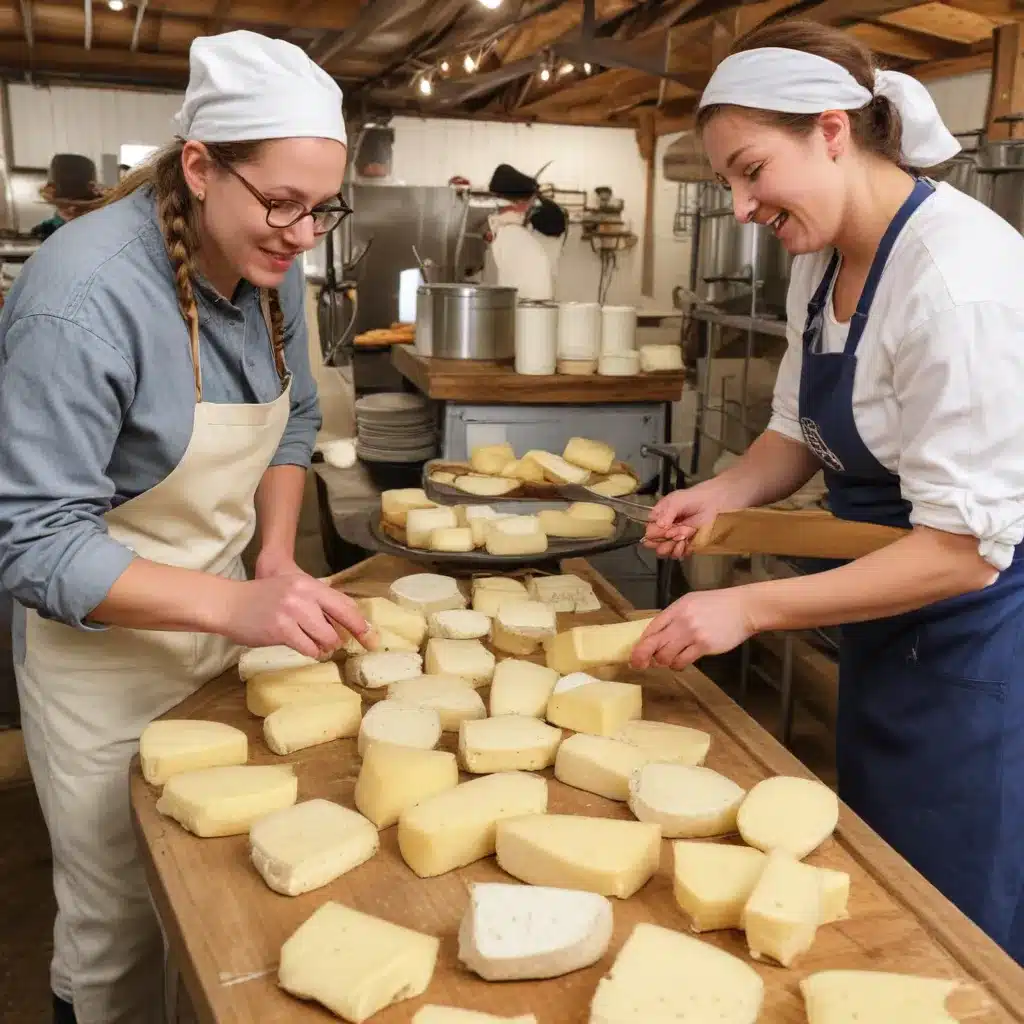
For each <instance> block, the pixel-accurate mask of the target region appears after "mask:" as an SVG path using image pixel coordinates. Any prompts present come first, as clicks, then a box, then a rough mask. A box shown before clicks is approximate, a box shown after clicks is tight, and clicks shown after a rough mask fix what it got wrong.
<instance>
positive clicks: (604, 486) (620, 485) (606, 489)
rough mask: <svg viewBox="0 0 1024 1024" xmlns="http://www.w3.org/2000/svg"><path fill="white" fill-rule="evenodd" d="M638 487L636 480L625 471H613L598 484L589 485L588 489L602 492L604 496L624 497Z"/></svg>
mask: <svg viewBox="0 0 1024 1024" xmlns="http://www.w3.org/2000/svg"><path fill="white" fill-rule="evenodd" d="M636 488H637V482H636V480H635V479H634V478H633V477H631V476H627V475H626V474H625V473H613V474H612V475H611V476H609V477H606V478H605V479H604V480H598V482H597V483H596V484H589V485H587V490H590V491H593V492H594V494H600V495H601V497H602V498H623V497H625V496H626V495H627V494H632V493H633V492H634V491H635V490H636Z"/></svg>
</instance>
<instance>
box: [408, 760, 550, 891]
mask: <svg viewBox="0 0 1024 1024" xmlns="http://www.w3.org/2000/svg"><path fill="white" fill-rule="evenodd" d="M547 806H548V784H547V782H546V781H545V780H544V779H543V778H540V777H539V776H536V775H529V774H527V773H526V772H500V773H498V774H496V775H485V776H483V777H482V778H479V779H471V780H470V781H469V782H463V783H462V784H461V785H458V786H456V787H455V788H454V789H451V790H448V791H447V792H445V793H439V794H438V795H437V796H433V797H430V798H428V799H426V800H424V801H422V802H421V803H419V804H417V805H416V806H415V807H410V808H409V809H408V810H406V811H404V812H403V813H402V816H401V817H400V818H399V819H398V848H399V850H400V851H401V853H402V858H403V859H404V860H405V863H406V864H408V865H409V867H410V868H412V870H413V871H414V872H415V873H416V874H417V875H419V876H420V878H430V877H433V876H435V875H443V874H444V873H445V872H447V871H454V870H455V869H456V868H461V867H465V866H466V865H467V864H472V863H473V862H474V861H477V860H481V859H482V858H484V857H489V856H490V855H491V854H492V853H494V843H495V832H496V829H497V825H498V822H499V821H501V820H502V819H504V818H513V817H519V816H521V815H524V814H537V815H543V814H544V812H545V811H546V810H547Z"/></svg>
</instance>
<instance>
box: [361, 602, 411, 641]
mask: <svg viewBox="0 0 1024 1024" xmlns="http://www.w3.org/2000/svg"><path fill="white" fill-rule="evenodd" d="M356 605H357V606H358V607H359V610H360V611H361V612H362V613H363V616H364V617H365V618H366V619H367V620H368V621H369V622H370V623H372V624H373V625H374V626H376V627H377V628H378V629H386V630H388V631H389V632H391V633H396V634H398V636H403V637H405V639H406V640H408V641H409V642H410V643H412V644H415V645H416V647H417V648H418V647H419V646H420V644H422V643H423V641H424V639H425V638H426V635H427V620H426V617H425V616H424V615H422V614H421V613H420V612H416V611H412V610H410V609H409V608H403V607H402V606H401V605H400V604H396V603H395V602H394V601H390V600H388V598H386V597H364V598H361V599H360V600H357V601H356Z"/></svg>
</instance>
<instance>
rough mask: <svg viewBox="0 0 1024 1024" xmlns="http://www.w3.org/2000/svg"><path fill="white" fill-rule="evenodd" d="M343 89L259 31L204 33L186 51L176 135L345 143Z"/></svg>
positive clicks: (289, 47)
mask: <svg viewBox="0 0 1024 1024" xmlns="http://www.w3.org/2000/svg"><path fill="white" fill-rule="evenodd" d="M341 102H342V96H341V89H340V88H338V85H337V83H336V82H335V81H334V79H333V78H331V76H330V75H328V74H327V72H326V71H324V70H323V68H321V67H318V66H317V65H316V64H315V63H314V62H313V61H311V60H310V59H309V57H308V56H307V55H306V54H305V53H304V52H303V51H302V50H300V49H299V47H297V46H294V45H293V44H292V43H286V42H285V41H284V40H283V39H268V38H267V37H266V36H261V35H258V34H257V33H255V32H246V31H238V32H225V33H223V34H221V35H216V36H200V37H199V38H198V39H195V40H194V41H193V42H192V46H191V47H190V49H189V80H188V89H187V90H186V91H185V102H184V103H183V104H182V105H181V109H180V110H179V111H178V113H177V114H176V115H175V117H174V126H175V132H176V134H177V135H178V136H179V137H181V138H183V139H195V140H196V141H198V142H248V141H255V140H257V139H289V138H322V139H336V140H337V141H338V142H341V143H343V144H344V143H345V142H346V134H345V119H344V117H343V115H342V110H341Z"/></svg>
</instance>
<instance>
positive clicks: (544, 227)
mask: <svg viewBox="0 0 1024 1024" xmlns="http://www.w3.org/2000/svg"><path fill="white" fill-rule="evenodd" d="M568 225H569V218H568V217H567V216H566V215H565V210H563V209H562V208H561V207H560V206H559V205H558V203H555V202H552V201H551V200H550V199H541V201H540V203H539V205H538V206H537V207H536V208H535V209H534V210H533V211H532V212H531V214H530V226H531V227H532V228H533V229H534V231H539V232H540V233H541V234H542V235H547V236H548V237H549V238H558V237H560V236H561V235H564V234H565V229H566V228H567V227H568Z"/></svg>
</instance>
